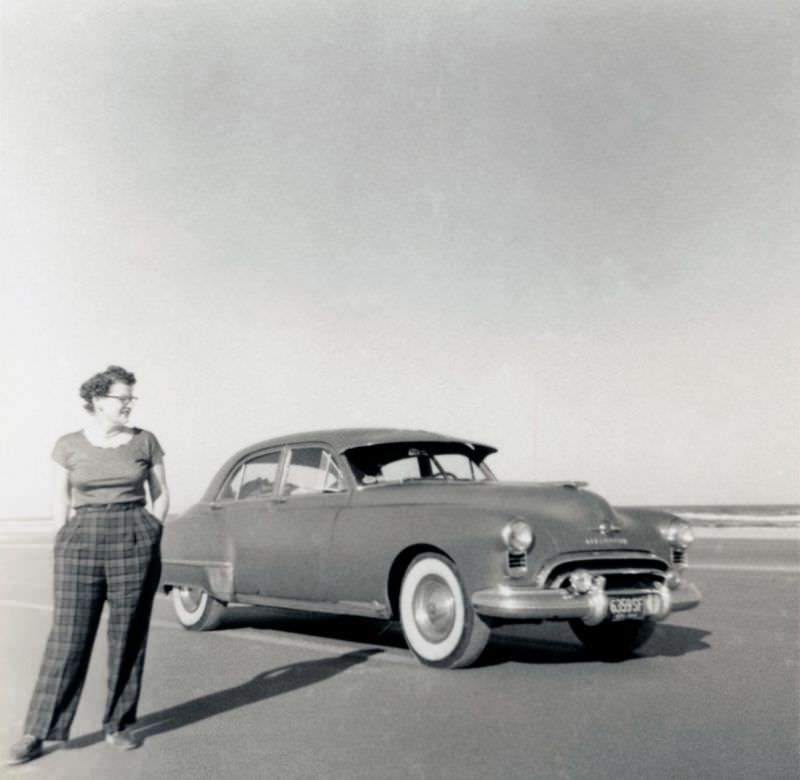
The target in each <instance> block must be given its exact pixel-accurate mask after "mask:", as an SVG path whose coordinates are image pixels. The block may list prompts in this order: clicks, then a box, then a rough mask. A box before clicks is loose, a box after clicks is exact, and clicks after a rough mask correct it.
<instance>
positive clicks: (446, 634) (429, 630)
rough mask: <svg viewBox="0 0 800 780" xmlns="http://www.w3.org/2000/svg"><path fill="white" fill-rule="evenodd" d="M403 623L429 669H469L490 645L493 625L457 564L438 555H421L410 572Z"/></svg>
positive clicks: (406, 580)
mask: <svg viewBox="0 0 800 780" xmlns="http://www.w3.org/2000/svg"><path fill="white" fill-rule="evenodd" d="M400 624H401V626H402V628H403V634H404V636H405V638H406V642H407V643H408V646H409V649H410V650H411V652H412V653H413V654H414V655H415V656H416V657H417V659H419V660H420V661H421V662H422V663H423V664H425V665H426V666H436V667H442V668H446V669H455V668H458V667H462V666H469V665H470V664H471V663H474V662H475V661H476V660H477V659H478V656H480V654H481V653H482V652H483V649H484V648H485V647H486V643H487V642H488V641H489V634H490V630H489V626H487V625H486V623H484V622H483V620H481V618H480V616H479V615H477V614H476V613H475V610H474V609H473V608H472V605H471V604H470V603H469V599H468V597H467V594H466V592H465V590H464V586H463V585H462V583H461V579H460V578H459V576H458V572H457V571H456V568H455V566H454V565H453V564H452V562H451V561H450V560H448V559H447V558H445V557H444V556H443V555H439V554H436V553H424V554H422V555H418V556H417V557H416V558H414V560H413V561H412V562H411V565H410V566H409V567H408V569H407V570H406V573H405V576H404V577H403V583H402V585H401V586H400Z"/></svg>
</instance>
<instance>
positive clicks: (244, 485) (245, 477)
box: [220, 451, 281, 501]
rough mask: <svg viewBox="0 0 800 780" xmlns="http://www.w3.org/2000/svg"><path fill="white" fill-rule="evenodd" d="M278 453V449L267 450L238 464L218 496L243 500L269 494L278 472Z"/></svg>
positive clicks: (264, 496) (263, 496)
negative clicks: (267, 451) (265, 452)
mask: <svg viewBox="0 0 800 780" xmlns="http://www.w3.org/2000/svg"><path fill="white" fill-rule="evenodd" d="M280 455H281V454H280V451H278V452H269V453H267V454H266V455H259V456H258V457H257V458H253V460H248V461H247V462H246V463H244V464H242V465H241V466H239V467H238V468H237V469H236V470H235V471H234V472H233V474H232V475H231V477H230V479H229V480H228V482H227V483H226V484H225V487H224V488H223V489H222V493H221V494H220V498H222V499H228V500H230V499H238V500H239V501H245V500H247V499H254V498H266V497H267V496H270V495H271V494H272V486H273V485H274V484H275V477H276V476H277V474H278V462H279V461H280Z"/></svg>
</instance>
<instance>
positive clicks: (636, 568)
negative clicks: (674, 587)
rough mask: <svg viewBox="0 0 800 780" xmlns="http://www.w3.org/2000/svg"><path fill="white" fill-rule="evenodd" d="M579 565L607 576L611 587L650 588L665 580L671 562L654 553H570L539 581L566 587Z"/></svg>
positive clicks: (551, 586) (607, 583) (549, 569)
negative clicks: (639, 554)
mask: <svg viewBox="0 0 800 780" xmlns="http://www.w3.org/2000/svg"><path fill="white" fill-rule="evenodd" d="M576 569H586V570H587V571H589V572H591V573H592V574H594V575H602V576H603V577H605V579H606V589H607V590H618V589H627V588H634V589H646V588H652V587H653V586H654V585H659V584H661V583H663V582H664V580H665V578H666V574H667V571H668V569H669V564H668V563H667V562H666V561H664V560H662V559H661V558H658V557H656V556H654V555H642V556H637V555H631V554H629V553H624V554H620V555H614V554H609V553H598V554H597V555H592V556H586V555H568V556H563V558H561V559H560V560H556V561H553V562H552V563H551V564H550V565H549V566H547V567H546V568H545V569H544V570H542V572H541V573H540V574H539V576H538V577H537V581H538V582H539V585H540V587H548V588H562V587H566V585H567V581H568V579H569V576H570V574H572V572H573V571H575V570H576Z"/></svg>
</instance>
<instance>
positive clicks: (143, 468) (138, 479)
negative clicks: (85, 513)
mask: <svg viewBox="0 0 800 780" xmlns="http://www.w3.org/2000/svg"><path fill="white" fill-rule="evenodd" d="M132 432H133V435H132V436H131V438H130V441H127V442H126V443H125V444H122V445H120V446H119V447H96V446H95V445H94V444H92V443H91V442H90V441H89V440H88V439H87V438H86V435H85V434H84V433H83V431H75V432H74V433H67V434H65V435H64V436H62V437H61V438H60V439H59V440H58V441H57V442H56V444H55V447H54V448H53V460H54V461H55V462H56V463H58V464H59V465H61V466H63V467H64V468H65V469H67V471H69V483H70V486H71V488H72V506H74V507H79V506H86V505H93V504H119V503H125V502H128V501H143V500H145V489H144V484H145V481H146V480H147V477H148V474H149V472H150V468H151V467H152V466H153V464H157V463H159V462H160V461H161V458H162V456H163V455H164V451H163V450H162V449H161V445H160V444H159V443H158V439H156V437H155V436H154V435H153V434H152V433H150V431H145V430H142V429H141V428H133V429H132Z"/></svg>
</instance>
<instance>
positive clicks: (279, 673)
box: [66, 648, 383, 750]
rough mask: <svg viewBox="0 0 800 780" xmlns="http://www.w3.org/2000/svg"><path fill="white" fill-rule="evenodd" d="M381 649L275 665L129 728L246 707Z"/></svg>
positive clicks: (179, 722)
mask: <svg viewBox="0 0 800 780" xmlns="http://www.w3.org/2000/svg"><path fill="white" fill-rule="evenodd" d="M381 652H383V651H382V650H380V649H377V648H371V649H365V650H357V651H354V652H351V653H345V654H344V655H340V656H336V657H333V658H323V659H321V660H317V661H300V662H299V663H296V664H287V665H286V666H279V667H277V668H276V669H270V670H269V671H266V672H262V673H261V674H258V675H256V676H255V677H253V678H252V679H250V680H247V681H246V682H244V683H242V684H241V685H235V686H233V687H232V688H225V689H223V690H221V691H215V692H214V693H209V694H207V695H205V696H200V697H198V698H196V699H190V700H189V701H185V702H182V703H180V704H176V705H174V706H172V707H167V708H165V709H163V710H158V711H157V712H151V713H148V714H146V715H144V716H143V717H141V718H139V720H137V722H136V725H135V726H133V727H132V728H131V731H132V732H133V733H134V734H135V736H136V737H138V738H139V739H148V738H149V737H154V736H156V735H158V734H164V733H166V732H168V731H174V730H175V729H180V728H185V727H186V726H191V725H193V724H194V723H197V722H198V721H201V720H206V719H207V718H213V717H214V716H216V715H221V714H222V713H224V712H229V711H230V710H235V709H237V708H239V707H246V706H247V705H249V704H254V703H256V702H260V701H264V700H265V699H271V698H272V697H274V696H281V695H283V694H285V693H290V692H291V691H296V690H298V689H299V688H305V687H306V686H308V685H314V684H315V683H319V682H322V681H323V680H327V679H328V678H330V677H333V676H335V675H337V674H341V673H342V672H344V671H347V670H348V669H350V668H351V667H352V666H355V665H356V664H360V663H363V662H364V661H367V660H368V659H369V657H370V656H372V655H375V654H377V653H381ZM103 739H104V734H103V732H102V731H95V732H92V733H91V734H85V735H84V736H82V737H77V738H76V739H71V740H70V741H69V742H68V743H67V745H66V747H67V748H68V749H70V750H72V749H76V748H84V747H89V746H90V745H94V744H96V743H98V742H102V741H103Z"/></svg>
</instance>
